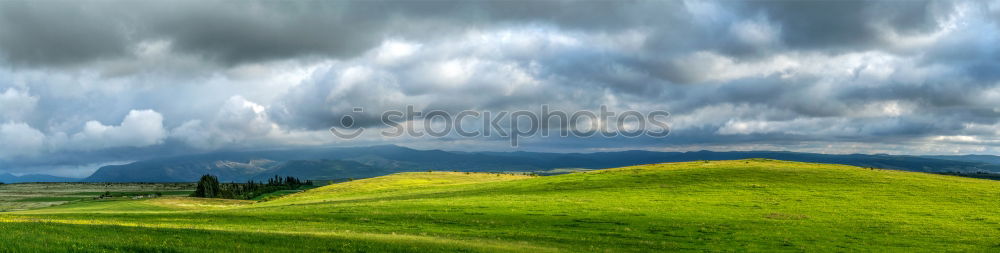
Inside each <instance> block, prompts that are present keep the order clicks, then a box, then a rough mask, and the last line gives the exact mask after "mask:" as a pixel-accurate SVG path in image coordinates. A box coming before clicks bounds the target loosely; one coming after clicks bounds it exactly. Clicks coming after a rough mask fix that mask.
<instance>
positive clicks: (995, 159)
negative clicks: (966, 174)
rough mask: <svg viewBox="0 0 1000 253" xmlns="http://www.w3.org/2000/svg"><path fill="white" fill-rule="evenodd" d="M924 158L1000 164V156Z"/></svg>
mask: <svg viewBox="0 0 1000 253" xmlns="http://www.w3.org/2000/svg"><path fill="white" fill-rule="evenodd" d="M924 157H926V158H933V159H944V160H953V161H965V162H975V163H990V164H1000V156H995V155H939V156H924Z"/></svg>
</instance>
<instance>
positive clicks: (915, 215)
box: [0, 159, 1000, 252]
mask: <svg viewBox="0 0 1000 253" xmlns="http://www.w3.org/2000/svg"><path fill="white" fill-rule="evenodd" d="M0 248H2V249H6V250H11V251H18V252H21V251H28V252H30V251H59V252H62V251H83V252H86V251H158V252H172V251H183V252H188V251H193V252H197V251H251V252H298V251H338V252H371V251H420V252H434V251H449V252H450V251H472V252H482V251H486V252H492V251H513V252H529V251H530V252H555V251H571V252H581V251H585V252H592V251H612V252H630V251H635V252H643V251H676V250H680V251H733V250H734V249H736V250H737V251H904V250H905V251H921V252H941V251H994V252H995V251H1000V182H996V181H990V180H981V179H971V178H960V177H953V176H943V175H932V174H923V173H913V172H903V171H892V170H871V169H863V168H857V167H851V166H840V165H824V164H810V163H798V162H784V161H772V160H756V159H755V160H739V161H713V162H688V163H673V164H657V165H645V166H634V167H624V168H616V169H607V170H596V171H588V172H579V173H572V174H565V175H558V176H544V177H535V176H529V175H504V174H483V173H461V172H419V173H401V174H395V175H389V176H384V177H378V178H370V179H363V180H356V181H351V182H345V183H339V184H332V185H328V186H324V187H319V188H315V189H311V190H308V191H304V192H300V193H294V194H290V195H285V196H282V197H280V198H277V199H275V200H272V201H265V202H255V201H235V200H220V199H195V198H188V197H163V198H155V199H143V200H130V199H113V200H85V201H74V202H70V203H67V204H63V205H58V206H52V207H47V208H40V209H33V210H24V211H16V212H6V213H0Z"/></svg>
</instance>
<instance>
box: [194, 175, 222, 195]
mask: <svg viewBox="0 0 1000 253" xmlns="http://www.w3.org/2000/svg"><path fill="white" fill-rule="evenodd" d="M221 191H222V189H221V187H219V178H217V177H215V176H212V175H208V174H205V175H204V176H201V179H200V180H198V187H197V188H195V190H194V193H192V194H191V197H202V198H216V197H219V196H220V195H221V193H222V192H221Z"/></svg>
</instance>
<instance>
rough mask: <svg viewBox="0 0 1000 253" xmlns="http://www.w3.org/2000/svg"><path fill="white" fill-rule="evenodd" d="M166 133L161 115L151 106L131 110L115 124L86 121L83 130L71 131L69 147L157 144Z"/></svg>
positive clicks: (84, 148)
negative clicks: (145, 108)
mask: <svg viewBox="0 0 1000 253" xmlns="http://www.w3.org/2000/svg"><path fill="white" fill-rule="evenodd" d="M166 136H167V131H166V130H165V129H164V128H163V115H160V113H157V112H156V111H153V110H132V111H129V113H128V115H126V116H125V119H123V120H122V122H121V124H120V125H118V126H108V125H104V124H101V122H98V121H88V122H87V123H86V124H85V125H84V127H83V130H82V131H80V132H79V133H76V134H73V135H72V136H71V137H70V139H69V141H70V145H71V147H72V148H75V149H82V150H96V149H104V148H113V147H146V146H151V145H156V144H160V143H162V142H163V140H164V139H165V138H166Z"/></svg>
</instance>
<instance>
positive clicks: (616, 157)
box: [0, 145, 1000, 183]
mask: <svg viewBox="0 0 1000 253" xmlns="http://www.w3.org/2000/svg"><path fill="white" fill-rule="evenodd" d="M746 158H770V159H778V160H791V161H802V162H816V163H837V164H848V165H854V166H862V167H873V168H884V169H896V170H908V171H920V172H933V173H944V172H952V173H1000V157H998V156H987V155H969V156H902V155H884V154H878V155H868V154H847V155H839V154H815V153H798V152H781V151H733V152H713V151H694V152H654V151H620V152H597V153H539V152H460V151H442V150H417V149H410V148H406V147H400V146H394V145H384V146H371V147H348V148H299V149H283V150H262V151H241V152H211V153H205V154H198V155H186V156H176V157H164V158H157V159H150V160H143V161H137V162H133V163H129V164H124V165H109V166H104V167H101V168H99V169H98V170H97V171H96V172H94V174H92V175H91V176H89V177H87V178H83V179H70V178H60V177H54V176H48V175H23V176H20V177H18V176H13V175H9V174H5V175H0V181H2V182H7V183H14V182H66V181H82V182H191V181H195V180H197V179H198V178H199V177H200V176H201V175H204V174H212V175H215V176H217V177H219V179H220V180H221V181H226V182H242V181H247V180H266V178H269V177H272V176H275V175H280V176H294V177H299V178H303V179H313V180H338V179H348V178H366V177H374V176H381V175H386V174H392V173H397V172H406V171H427V170H438V171H470V172H482V171H495V172H500V171H524V172H535V171H545V170H551V169H562V168H582V169H597V168H611V167H621V166H628V165H638V164H650V163H663V162H684V161H696V160H734V159H746Z"/></svg>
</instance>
